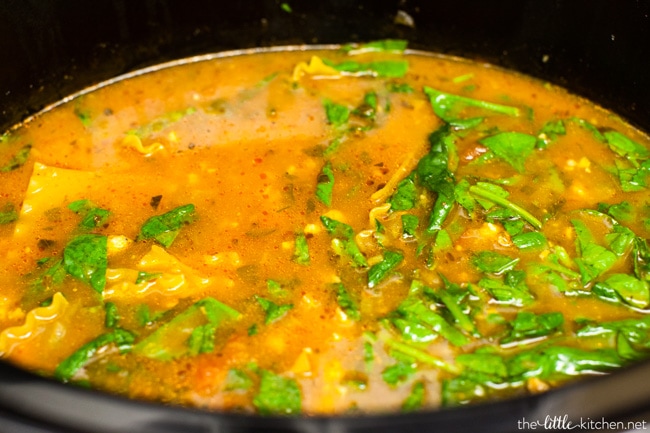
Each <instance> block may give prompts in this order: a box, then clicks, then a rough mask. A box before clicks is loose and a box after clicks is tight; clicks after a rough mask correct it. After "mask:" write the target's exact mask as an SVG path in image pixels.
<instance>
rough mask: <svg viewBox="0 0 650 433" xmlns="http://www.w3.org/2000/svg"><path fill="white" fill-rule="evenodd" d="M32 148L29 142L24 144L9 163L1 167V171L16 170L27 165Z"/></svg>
mask: <svg viewBox="0 0 650 433" xmlns="http://www.w3.org/2000/svg"><path fill="white" fill-rule="evenodd" d="M31 150H32V145H31V144H27V145H25V146H23V147H22V148H21V149H20V150H19V151H18V152H17V153H16V154H15V155H14V156H13V157H12V158H11V160H9V162H8V163H7V164H5V165H4V166H3V167H0V173H7V172H9V171H14V170H17V169H19V168H20V167H22V166H23V165H25V163H26V162H27V158H29V153H30V152H31Z"/></svg>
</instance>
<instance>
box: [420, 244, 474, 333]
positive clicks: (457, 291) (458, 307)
mask: <svg viewBox="0 0 650 433" xmlns="http://www.w3.org/2000/svg"><path fill="white" fill-rule="evenodd" d="M441 233H442V232H441ZM440 278H442V281H443V282H444V284H445V287H444V288H442V289H438V290H427V289H425V294H426V295H428V296H429V297H433V298H434V299H436V300H438V301H439V302H441V303H442V304H444V306H445V307H446V308H447V310H448V311H449V313H451V316H452V317H453V319H454V321H455V322H456V325H457V326H458V327H459V328H460V329H462V330H464V331H465V332H467V333H468V334H470V335H473V336H476V337H478V336H480V334H479V332H478V330H477V329H476V325H475V324H474V320H472V318H471V317H470V315H469V311H468V310H469V308H468V307H467V306H466V305H463V304H464V303H465V301H466V300H467V299H468V298H469V295H470V293H469V290H468V289H464V288H461V287H460V286H459V285H458V284H452V283H450V282H449V281H448V280H447V279H446V278H445V277H444V276H443V275H440Z"/></svg>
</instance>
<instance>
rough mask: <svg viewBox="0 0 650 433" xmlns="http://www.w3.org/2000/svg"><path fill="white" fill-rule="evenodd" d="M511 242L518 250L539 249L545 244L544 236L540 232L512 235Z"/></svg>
mask: <svg viewBox="0 0 650 433" xmlns="http://www.w3.org/2000/svg"><path fill="white" fill-rule="evenodd" d="M512 243H513V244H515V246H516V247H517V248H519V249H520V250H528V249H540V248H545V247H546V245H547V241H546V236H544V235H543V234H542V233H540V232H527V233H521V234H518V235H516V236H513V237H512Z"/></svg>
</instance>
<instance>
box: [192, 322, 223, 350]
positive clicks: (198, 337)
mask: <svg viewBox="0 0 650 433" xmlns="http://www.w3.org/2000/svg"><path fill="white" fill-rule="evenodd" d="M216 332H217V326H216V325H214V324H212V323H206V324H205V325H200V326H197V327H196V328H194V329H193V330H192V333H191V334H190V338H189V339H188V341H187V345H188V346H189V355H191V356H195V355H198V354H201V353H212V352H214V348H215V337H216Z"/></svg>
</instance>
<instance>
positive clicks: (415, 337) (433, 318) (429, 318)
mask: <svg viewBox="0 0 650 433" xmlns="http://www.w3.org/2000/svg"><path fill="white" fill-rule="evenodd" d="M397 313H398V314H399V315H401V317H402V320H403V321H402V322H400V321H399V320H398V319H397V320H393V324H395V325H396V326H397V327H398V329H400V331H401V333H402V336H403V337H405V338H407V339H409V340H411V341H414V342H426V341H431V340H433V339H434V338H435V335H436V334H439V335H441V336H442V337H443V338H445V339H446V340H448V341H449V342H450V343H451V344H453V345H454V346H464V345H465V344H467V343H469V342H470V339H469V338H468V337H467V336H466V335H465V334H463V333H462V332H461V331H459V330H458V329H457V328H455V327H454V326H452V325H450V324H449V323H448V322H447V321H446V320H445V318H444V317H442V316H441V315H440V314H438V313H436V312H434V311H432V310H431V308H429V307H428V306H427V305H426V304H425V303H424V301H423V300H422V299H418V298H414V297H409V298H407V299H406V300H405V301H403V302H402V303H401V304H400V305H399V307H398V308H397Z"/></svg>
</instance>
